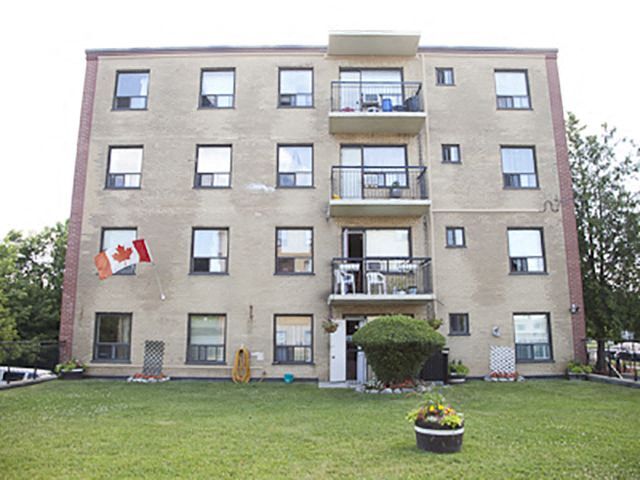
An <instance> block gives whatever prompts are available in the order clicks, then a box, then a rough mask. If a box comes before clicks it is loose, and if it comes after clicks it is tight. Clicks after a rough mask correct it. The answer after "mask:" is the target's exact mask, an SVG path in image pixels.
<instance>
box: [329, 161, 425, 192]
mask: <svg viewBox="0 0 640 480" xmlns="http://www.w3.org/2000/svg"><path fill="white" fill-rule="evenodd" d="M426 171H427V169H426V168H425V167H345V166H336V167H332V168H331V198H333V199H336V200H337V199H345V200H347V199H357V200H383V199H402V200H425V199H427V198H429V197H428V195H427V181H426Z"/></svg>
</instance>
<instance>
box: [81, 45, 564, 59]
mask: <svg viewBox="0 0 640 480" xmlns="http://www.w3.org/2000/svg"><path fill="white" fill-rule="evenodd" d="M233 52H237V53H268V52H309V53H327V46H326V45H269V46H266V45H256V46H229V45H221V46H204V47H139V48H90V49H86V50H85V54H86V57H87V58H96V57H115V56H128V55H175V54H189V53H233ZM418 53H461V54H464V53H478V54H482V53H485V54H509V55H545V56H556V55H557V54H558V49H557V48H516V47H468V46H418ZM374 56H375V55H374Z"/></svg>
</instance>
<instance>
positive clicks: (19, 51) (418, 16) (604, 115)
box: [0, 0, 640, 237]
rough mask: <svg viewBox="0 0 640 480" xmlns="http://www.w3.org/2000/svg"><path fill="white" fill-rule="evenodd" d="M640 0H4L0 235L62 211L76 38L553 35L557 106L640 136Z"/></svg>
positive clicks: (492, 42)
mask: <svg viewBox="0 0 640 480" xmlns="http://www.w3.org/2000/svg"><path fill="white" fill-rule="evenodd" d="M639 13H640V6H638V5H637V4H636V2H633V1H629V0H609V1H607V2H595V1H591V0H583V1H576V0H565V1H560V0H554V1H548V0H537V1H535V2H534V1H528V2H524V1H518V0H509V1H503V0H482V1H478V0H472V1H455V0H448V1H444V2H443V1H437V2H436V1H432V0H420V1H399V0H396V1H394V2H390V1H385V2H382V1H374V0H369V1H354V0H342V1H326V0H319V1H315V2H309V1H306V2H305V1H300V0H298V1H289V0H286V1H278V0H271V1H268V2H267V1H245V0H234V1H229V2H224V1H220V0H218V1H195V0H193V1H192V0H181V1H180V2H165V1H164V0H155V1H147V0H138V1H132V0H128V1H122V0H109V1H91V0H83V1H77V0H59V1H57V2H54V1H50V0H48V1H42V0H31V1H22V2H8V1H7V2H3V3H2V6H1V7H0V59H1V60H2V72H1V73H0V98H1V102H0V122H1V128H0V139H1V144H2V154H1V156H0V161H1V162H2V169H1V170H0V237H3V236H4V235H5V234H6V233H7V232H8V231H9V230H10V229H18V230H24V231H36V230H39V229H41V228H42V227H44V226H46V225H52V224H54V223H55V222H56V221H63V220H65V219H66V218H68V216H69V212H70V208H71V189H72V183H73V170H74V163H75V150H76V139H77V133H78V123H79V117H80V102H81V96H82V86H83V76H84V67H85V57H84V50H85V49H87V48H131V47H160V46H207V45H278V44H299V45H326V43H327V35H328V32H329V31H330V30H401V31H416V32H420V33H421V41H420V44H421V45H430V46H433V45H446V46H512V47H554V48H558V49H559V50H560V53H559V68H560V80H561V86H562V95H563V100H564V107H565V111H572V112H574V113H575V114H576V115H577V116H578V118H580V119H581V120H582V121H583V123H586V124H587V125H588V126H589V128H590V130H591V131H595V130H596V129H597V127H598V126H599V125H600V124H601V123H603V122H607V123H608V124H609V125H613V126H616V127H617V128H618V131H619V132H620V133H621V134H623V135H626V136H629V137H632V138H634V139H636V140H637V141H639V142H640V121H638V111H640V88H638V83H639V79H640V56H639V55H638V46H640V27H639V25H638V14H639Z"/></svg>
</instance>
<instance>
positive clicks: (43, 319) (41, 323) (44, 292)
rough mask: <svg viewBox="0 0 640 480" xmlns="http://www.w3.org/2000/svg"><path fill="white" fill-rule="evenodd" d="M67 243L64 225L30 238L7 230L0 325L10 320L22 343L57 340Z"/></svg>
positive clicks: (0, 260) (0, 246)
mask: <svg viewBox="0 0 640 480" xmlns="http://www.w3.org/2000/svg"><path fill="white" fill-rule="evenodd" d="M66 243H67V227H66V224H63V223H57V224H56V225H54V226H53V227H46V228H44V229H43V230H42V231H41V232H38V233H36V234H34V235H30V236H24V235H23V234H22V233H20V232H16V231H10V232H9V233H8V234H7V235H6V237H5V238H4V240H3V241H2V243H0V274H1V275H0V322H2V320H1V319H3V318H8V319H11V320H12V322H13V325H14V329H15V330H16V332H17V335H18V337H19V338H20V339H22V340H44V339H47V340H50V339H55V338H57V337H58V330H59V326H60V306H61V299H62V280H63V275H64V256H65V252H66ZM3 312H4V314H3ZM11 320H9V321H8V323H7V324H8V325H10V324H11V323H12V322H11ZM0 325H1V323H0Z"/></svg>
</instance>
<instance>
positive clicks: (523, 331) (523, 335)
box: [513, 314, 549, 343]
mask: <svg viewBox="0 0 640 480" xmlns="http://www.w3.org/2000/svg"><path fill="white" fill-rule="evenodd" d="M513 323H514V329H515V338H516V343H548V342H549V331H548V322H547V316H546V315H545V314H534V315H514V316H513Z"/></svg>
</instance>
